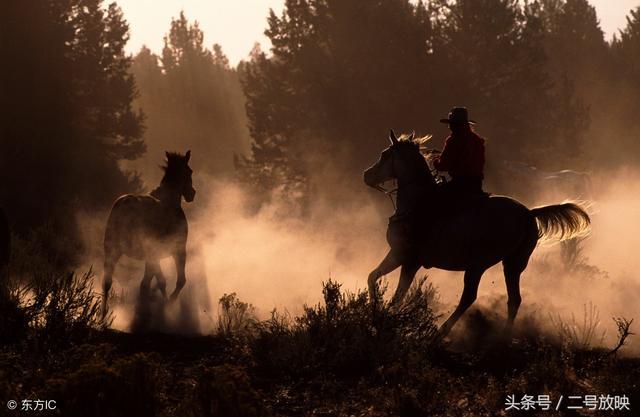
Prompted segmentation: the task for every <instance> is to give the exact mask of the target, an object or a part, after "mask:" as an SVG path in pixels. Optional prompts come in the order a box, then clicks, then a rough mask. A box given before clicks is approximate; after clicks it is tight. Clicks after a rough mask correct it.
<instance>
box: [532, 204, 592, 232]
mask: <svg viewBox="0 0 640 417" xmlns="http://www.w3.org/2000/svg"><path fill="white" fill-rule="evenodd" d="M531 214H533V216H534V217H535V219H536V220H537V222H538V235H539V237H540V238H542V237H544V238H546V239H558V240H567V239H571V238H574V237H578V236H581V235H584V234H586V233H588V231H589V228H590V226H591V219H590V218H589V214H587V212H586V211H584V210H583V209H582V208H581V207H580V206H578V205H577V204H575V203H563V204H554V205H551V206H544V207H537V208H534V209H532V210H531Z"/></svg>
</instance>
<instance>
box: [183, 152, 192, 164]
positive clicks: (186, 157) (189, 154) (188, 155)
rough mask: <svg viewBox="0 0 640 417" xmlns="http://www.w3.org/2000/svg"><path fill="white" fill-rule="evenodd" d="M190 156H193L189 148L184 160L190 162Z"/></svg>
mask: <svg viewBox="0 0 640 417" xmlns="http://www.w3.org/2000/svg"><path fill="white" fill-rule="evenodd" d="M189 158H191V150H188V151H187V153H186V154H184V160H185V161H187V162H189Z"/></svg>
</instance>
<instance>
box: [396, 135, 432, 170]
mask: <svg viewBox="0 0 640 417" xmlns="http://www.w3.org/2000/svg"><path fill="white" fill-rule="evenodd" d="M432 137H433V135H424V136H419V137H416V136H415V135H414V134H413V133H412V134H407V133H403V134H402V135H400V137H399V138H398V142H397V143H396V145H395V146H398V147H408V148H410V149H412V150H414V151H415V152H417V153H418V154H419V155H420V156H422V158H420V159H421V160H420V166H421V167H422V168H423V169H424V172H425V173H426V174H428V175H429V177H430V178H431V179H433V175H432V174H431V170H430V169H429V164H427V154H426V153H425V152H424V151H426V150H427V147H426V144H427V143H428V142H429V141H430V140H431V138H432Z"/></svg>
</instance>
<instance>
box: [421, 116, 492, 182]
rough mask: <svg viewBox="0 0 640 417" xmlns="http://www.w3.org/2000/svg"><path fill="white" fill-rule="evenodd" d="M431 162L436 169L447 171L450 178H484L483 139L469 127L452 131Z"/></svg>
mask: <svg viewBox="0 0 640 417" xmlns="http://www.w3.org/2000/svg"><path fill="white" fill-rule="evenodd" d="M433 164H434V166H435V167H436V169H437V170H438V171H448V172H449V175H451V178H456V177H476V178H477V177H479V178H484V139H483V138H482V137H480V136H478V135H477V134H476V133H475V132H474V131H473V130H471V128H469V129H467V130H462V131H459V132H456V133H452V134H451V135H450V136H449V137H448V138H447V140H446V141H445V143H444V149H443V150H442V154H440V156H439V157H438V158H436V159H435V160H434V162H433Z"/></svg>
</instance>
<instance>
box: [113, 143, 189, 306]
mask: <svg viewBox="0 0 640 417" xmlns="http://www.w3.org/2000/svg"><path fill="white" fill-rule="evenodd" d="M190 158H191V151H187V152H186V154H184V155H182V154H179V153H175V152H166V161H165V165H164V166H163V167H162V169H163V170H164V176H163V178H162V181H161V182H160V185H159V186H158V187H157V188H156V189H154V190H153V191H151V193H149V194H147V195H132V194H127V195H123V196H121V197H119V198H118V199H117V200H116V201H115V203H114V204H113V207H112V208H111V212H110V214H109V219H108V220H107V227H106V230H105V234H104V282H103V314H106V312H107V300H108V297H109V290H110V289H111V284H112V278H113V271H114V268H115V266H116V264H117V262H118V260H119V259H120V257H121V256H122V255H127V256H129V257H131V258H134V259H138V260H143V261H144V262H145V269H144V277H143V279H142V283H141V284H140V295H141V296H146V295H148V293H149V289H150V285H151V280H152V279H153V278H154V277H156V279H157V283H158V288H159V289H160V291H161V293H162V296H163V297H164V299H165V300H166V299H167V292H166V286H167V283H166V280H165V278H164V275H163V274H162V269H161V268H160V264H159V263H158V261H159V259H162V258H165V257H169V256H171V257H173V260H174V262H175V265H176V272H177V281H176V288H175V290H174V291H173V293H172V294H171V297H170V300H171V301H173V300H175V299H176V298H177V297H178V294H179V293H180V290H182V287H184V285H185V283H186V281H187V280H186V276H185V265H186V261H187V250H186V247H187V235H188V226H187V218H186V216H185V214H184V211H183V210H182V198H184V200H185V201H186V202H188V203H190V202H192V201H193V199H194V198H195V195H196V190H195V189H194V188H193V183H192V178H191V177H192V174H193V171H192V170H191V168H190V167H189V159H190Z"/></svg>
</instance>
